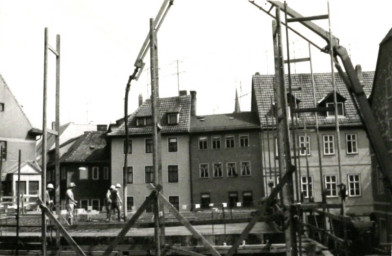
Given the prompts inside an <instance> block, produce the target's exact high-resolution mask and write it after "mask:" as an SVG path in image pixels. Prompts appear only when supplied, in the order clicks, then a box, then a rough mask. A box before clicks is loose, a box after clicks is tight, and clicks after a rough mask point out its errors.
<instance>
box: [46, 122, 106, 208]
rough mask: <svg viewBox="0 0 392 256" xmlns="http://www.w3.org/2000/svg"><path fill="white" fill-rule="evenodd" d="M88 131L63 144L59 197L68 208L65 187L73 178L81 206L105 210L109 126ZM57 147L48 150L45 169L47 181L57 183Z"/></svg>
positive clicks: (76, 196)
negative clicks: (107, 129) (55, 152)
mask: <svg viewBox="0 0 392 256" xmlns="http://www.w3.org/2000/svg"><path fill="white" fill-rule="evenodd" d="M98 127H99V130H98V131H87V132H85V133H84V134H83V135H80V136H79V137H76V138H73V139H71V140H69V141H67V142H65V143H63V144H62V145H61V146H60V200H61V208H62V209H65V191H66V189H67V187H68V185H69V184H70V182H74V183H75V184H76V188H75V189H74V195H75V199H76V200H77V201H78V208H84V209H85V210H88V209H93V210H99V211H100V210H102V207H103V206H104V205H105V199H106V192H107V190H108V189H109V187H110V185H111V171H110V149H109V146H108V145H107V143H106V126H100V125H99V126H98ZM54 168H55V166H54V150H51V151H50V152H49V162H48V167H47V172H46V179H47V182H48V183H52V184H56V182H55V170H54Z"/></svg>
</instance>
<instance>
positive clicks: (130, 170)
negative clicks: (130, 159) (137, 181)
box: [127, 166, 133, 184]
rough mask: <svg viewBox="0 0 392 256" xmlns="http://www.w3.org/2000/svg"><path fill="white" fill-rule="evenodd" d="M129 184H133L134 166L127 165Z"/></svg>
mask: <svg viewBox="0 0 392 256" xmlns="http://www.w3.org/2000/svg"><path fill="white" fill-rule="evenodd" d="M127 184H133V167H132V166H128V167H127Z"/></svg>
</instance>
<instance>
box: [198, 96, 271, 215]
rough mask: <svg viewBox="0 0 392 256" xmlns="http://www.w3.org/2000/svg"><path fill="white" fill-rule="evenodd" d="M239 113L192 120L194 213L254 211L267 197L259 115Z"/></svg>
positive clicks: (207, 116) (255, 113)
mask: <svg viewBox="0 0 392 256" xmlns="http://www.w3.org/2000/svg"><path fill="white" fill-rule="evenodd" d="M236 103H238V102H236ZM236 110H237V111H236V112H235V113H231V114H218V115H206V116H193V117H192V118H191V143H190V155H191V179H192V203H193V204H194V205H195V209H198V208H202V209H203V208H210V207H218V208H220V207H222V206H226V207H230V208H234V207H253V206H255V205H256V204H257V203H256V202H260V199H261V198H262V197H263V196H264V188H263V172H262V168H261V151H260V124H259V119H258V116H257V112H239V104H236Z"/></svg>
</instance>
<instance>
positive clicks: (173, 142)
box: [168, 138, 178, 152]
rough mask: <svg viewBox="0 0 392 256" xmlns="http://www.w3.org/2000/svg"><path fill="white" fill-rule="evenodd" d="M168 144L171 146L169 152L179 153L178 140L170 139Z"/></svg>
mask: <svg viewBox="0 0 392 256" xmlns="http://www.w3.org/2000/svg"><path fill="white" fill-rule="evenodd" d="M168 144H169V148H168V150H169V152H177V150H178V147H177V138H169V139H168Z"/></svg>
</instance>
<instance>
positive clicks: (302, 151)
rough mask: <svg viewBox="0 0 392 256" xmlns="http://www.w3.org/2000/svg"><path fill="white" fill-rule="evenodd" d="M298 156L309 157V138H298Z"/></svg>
mask: <svg viewBox="0 0 392 256" xmlns="http://www.w3.org/2000/svg"><path fill="white" fill-rule="evenodd" d="M298 144H299V155H300V156H306V155H308V156H310V136H299V137H298Z"/></svg>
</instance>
